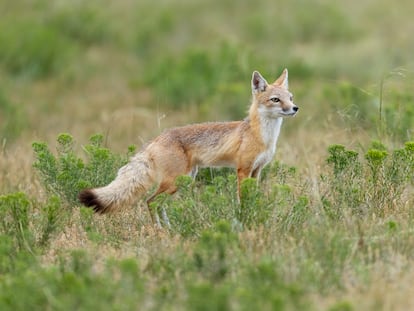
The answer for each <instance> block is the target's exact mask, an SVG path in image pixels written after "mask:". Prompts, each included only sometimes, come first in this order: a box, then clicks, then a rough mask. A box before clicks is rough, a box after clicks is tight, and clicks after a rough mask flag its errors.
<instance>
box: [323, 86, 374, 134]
mask: <svg viewBox="0 0 414 311" xmlns="http://www.w3.org/2000/svg"><path fill="white" fill-rule="evenodd" d="M323 97H324V98H329V101H330V102H331V103H332V104H333V105H334V108H335V109H337V111H338V114H339V116H340V117H341V118H342V119H343V120H344V121H345V122H346V124H347V126H352V127H356V128H366V129H369V128H376V126H377V122H378V119H379V118H378V116H379V107H378V106H377V105H376V104H375V100H374V98H373V97H372V96H371V95H370V94H368V93H367V92H365V91H364V90H362V89H361V88H359V87H357V86H356V85H353V84H351V83H349V82H341V83H339V84H338V85H337V86H335V87H333V86H327V87H325V88H324V90H323Z"/></svg>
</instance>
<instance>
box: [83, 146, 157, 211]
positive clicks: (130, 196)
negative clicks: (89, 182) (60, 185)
mask: <svg viewBox="0 0 414 311" xmlns="http://www.w3.org/2000/svg"><path fill="white" fill-rule="evenodd" d="M154 181H155V179H154V167H153V163H152V161H151V160H150V159H149V158H148V155H147V154H146V153H145V152H143V153H138V154H136V155H135V156H134V157H132V158H131V160H130V162H129V163H128V164H126V165H125V166H123V167H121V168H120V169H119V171H118V174H117V176H116V178H115V179H114V181H112V182H111V183H110V184H109V185H107V186H105V187H100V188H93V189H85V190H82V191H81V192H80V193H79V201H80V202H81V203H82V204H84V205H85V206H88V207H91V208H93V210H94V211H95V212H97V213H102V214H103V213H108V212H113V211H115V210H117V209H119V208H121V207H122V206H124V205H128V204H129V203H131V201H133V200H134V199H135V198H136V197H137V196H139V195H142V194H143V193H145V192H146V191H147V190H148V189H149V188H150V187H151V186H152V184H153V183H154Z"/></svg>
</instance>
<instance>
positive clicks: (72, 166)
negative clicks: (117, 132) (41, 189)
mask: <svg viewBox="0 0 414 311" xmlns="http://www.w3.org/2000/svg"><path fill="white" fill-rule="evenodd" d="M57 143H58V146H57V156H55V155H53V153H52V152H51V151H50V149H49V147H48V146H47V144H45V143H42V142H35V143H33V150H34V153H35V156H36V160H35V162H34V167H35V168H36V169H37V171H38V173H39V176H40V179H41V181H42V183H43V185H44V186H45V188H46V190H48V191H49V192H51V193H53V194H56V195H58V196H59V197H60V198H62V199H63V200H64V201H65V202H66V203H67V204H70V205H76V204H77V203H78V199H77V196H78V193H79V191H80V190H81V189H84V188H89V187H98V186H103V185H106V184H108V183H109V182H111V181H112V180H113V179H114V178H115V176H116V172H117V171H118V169H119V168H120V167H121V166H122V165H124V164H125V163H126V162H127V161H128V157H129V156H130V155H131V154H132V153H133V152H134V151H135V147H134V146H130V147H129V149H128V152H127V154H126V156H119V155H115V154H113V153H112V152H111V151H110V150H109V149H107V148H104V147H102V143H103V136H102V135H94V136H92V137H91V138H90V144H88V145H86V146H84V151H85V153H86V156H87V160H88V161H87V162H86V163H85V162H84V161H83V160H82V159H81V158H80V157H78V156H77V155H76V154H75V151H74V143H75V142H74V140H73V137H72V136H70V135H69V134H61V135H59V136H58V139H57Z"/></svg>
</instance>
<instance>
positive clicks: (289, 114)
mask: <svg viewBox="0 0 414 311" xmlns="http://www.w3.org/2000/svg"><path fill="white" fill-rule="evenodd" d="M296 113H297V111H292V112H280V114H281V115H282V116H284V117H293V116H295V115H296Z"/></svg>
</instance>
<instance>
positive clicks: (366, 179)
mask: <svg viewBox="0 0 414 311" xmlns="http://www.w3.org/2000/svg"><path fill="white" fill-rule="evenodd" d="M372 146H373V148H370V149H368V151H367V152H366V153H365V157H364V159H365V161H361V160H360V159H359V158H358V153H357V152H355V151H352V150H346V149H345V147H344V146H342V145H332V146H330V147H329V148H328V152H329V153H330V155H329V157H328V159H327V163H328V164H329V165H330V166H331V167H332V175H323V176H322V180H323V182H324V183H325V184H326V185H327V188H328V189H327V192H326V193H324V195H323V196H322V203H323V205H324V208H325V210H326V211H327V212H328V214H329V215H331V216H334V217H341V215H343V213H344V211H346V210H347V209H349V208H351V210H353V211H354V212H362V211H363V210H364V211H365V212H367V211H370V212H371V213H375V214H378V215H383V216H384V215H385V214H384V213H385V211H387V210H391V209H392V208H394V207H395V206H397V205H399V203H398V202H401V200H402V199H403V196H402V195H403V192H404V189H407V186H408V185H409V184H410V183H412V181H413V179H412V176H413V173H414V170H413V168H414V152H413V149H414V148H413V147H412V146H413V143H412V142H407V143H406V144H405V147H404V148H403V149H396V150H394V151H392V152H388V151H387V150H386V147H385V146H384V145H383V144H382V143H379V142H373V144H372Z"/></svg>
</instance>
